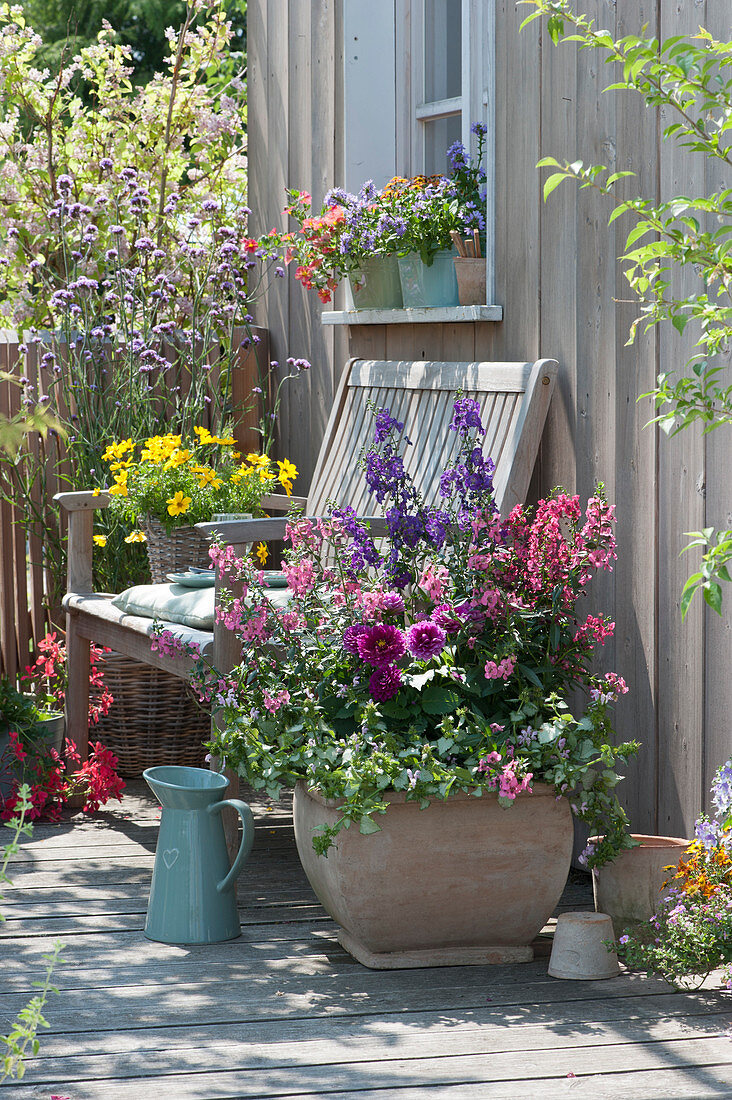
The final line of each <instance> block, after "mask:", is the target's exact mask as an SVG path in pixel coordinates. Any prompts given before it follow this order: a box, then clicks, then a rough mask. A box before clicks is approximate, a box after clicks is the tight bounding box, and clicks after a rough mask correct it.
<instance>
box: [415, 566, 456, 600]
mask: <svg viewBox="0 0 732 1100" xmlns="http://www.w3.org/2000/svg"><path fill="white" fill-rule="evenodd" d="M449 579H450V573H449V572H448V569H447V567H446V566H444V565H428V566H427V567H426V569H425V570H424V571H423V573H422V576H421V577H420V578H419V582H418V583H419V587H420V588H421V589H422V590H423V591H424V592H426V593H427V595H428V596H429V597H430V599H431V600H439V599H441V598H442V594H443V592H444V591H445V588H446V587H447V583H448V581H449Z"/></svg>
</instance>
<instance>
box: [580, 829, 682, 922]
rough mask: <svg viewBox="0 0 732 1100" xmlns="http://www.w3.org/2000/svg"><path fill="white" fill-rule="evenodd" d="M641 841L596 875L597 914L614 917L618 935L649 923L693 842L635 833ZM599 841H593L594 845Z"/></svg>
mask: <svg viewBox="0 0 732 1100" xmlns="http://www.w3.org/2000/svg"><path fill="white" fill-rule="evenodd" d="M631 835H632V836H633V839H634V840H637V841H639V844H638V845H637V846H636V847H635V848H626V849H624V850H623V851H622V852H620V853H619V854H618V855H617V856H616V858H615V859H614V860H613V861H612V862H611V863H605V864H603V865H602V867H597V868H595V869H594V870H593V872H592V889H593V893H594V895H595V910H596V911H597V912H598V913H607V914H608V915H609V916H610V917H612V922H613V928H614V929H615V935H616V937H617V936H620V935H621V934H622V932H623V929H624V928H627V927H631V926H632V925H633V924H636V923H637V922H638V921H644V920H649V919H650V918H651V917H652V916H653V914H654V913H655V912H656V909H657V908H658V905H659V902H660V901H661V899H662V898H663V896H664V892H665V891H664V888H663V887H664V883H665V882H666V881H667V880H668V879H669V878H670V877H671V875H672V874H673V872H672V871H669V870H667V868H668V867H670V866H673V865H675V864H676V863H678V861H679V857H680V856H681V855H682V854H683V852H684V851H685V850H686V848H688V846H689V841H688V840H684V839H683V838H682V837H677V836H649V835H647V834H645V833H632V834H631ZM598 839H599V838H598V837H590V842H592V841H597V840H598Z"/></svg>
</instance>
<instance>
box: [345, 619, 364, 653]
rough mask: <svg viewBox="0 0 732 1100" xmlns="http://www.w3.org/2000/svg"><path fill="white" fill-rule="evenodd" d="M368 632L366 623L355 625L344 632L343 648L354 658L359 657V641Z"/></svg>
mask: <svg viewBox="0 0 732 1100" xmlns="http://www.w3.org/2000/svg"><path fill="white" fill-rule="evenodd" d="M367 630H368V627H367V626H366V624H365V623H354V624H353V626H348V627H346V629H345V630H344V631H343V648H344V649H345V651H346V653H350V654H351V656H352V657H358V656H359V652H358V639H359V638H360V637H361V635H362V634H364V633H365V632H366V631H367Z"/></svg>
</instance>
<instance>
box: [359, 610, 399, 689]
mask: <svg viewBox="0 0 732 1100" xmlns="http://www.w3.org/2000/svg"><path fill="white" fill-rule="evenodd" d="M356 644H357V646H358V655H359V657H361V659H362V660H364V661H366V662H367V663H368V664H370V665H375V666H376V667H377V668H383V667H385V666H386V665H392V664H393V663H394V662H395V661H398V660H399V658H400V657H401V656H402V655H403V653H404V651H405V649H406V643H405V641H404V635H403V634H402V632H401V630H400V629H399V627H397V626H392V625H391V624H390V623H376V624H375V625H374V626H371V627H369V628H368V629H367V630H366V631H364V633H363V634H362V635H361V636H360V637H359V639H358V641H357V643H356ZM387 698H390V696H387Z"/></svg>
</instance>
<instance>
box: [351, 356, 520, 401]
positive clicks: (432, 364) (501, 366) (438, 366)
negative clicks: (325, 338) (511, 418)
mask: <svg viewBox="0 0 732 1100" xmlns="http://www.w3.org/2000/svg"><path fill="white" fill-rule="evenodd" d="M532 366H533V363H529V362H526V361H521V362H514V363H511V362H499V363H489V362H471V361H469V360H463V361H462V362H449V361H440V360H434V359H433V360H427V361H421V362H420V361H419V360H402V361H398V360H397V366H396V367H395V366H394V363H393V362H391V361H388V360H387V361H386V362H379V361H378V360H368V359H362V360H357V361H356V362H355V363H354V366H353V369H352V371H351V377H350V382H349V385H351V386H354V387H355V386H383V385H388V386H390V387H392V388H394V389H415V388H424V389H427V390H429V391H433V390H448V391H449V392H450V393H455V392H456V391H457V390H463V391H472V390H476V391H481V390H486V389H487V390H493V389H498V390H500V391H501V392H504V393H522V392H523V391H524V390H525V389H526V385H527V382H528V380H529V377H530V375H531V368H532Z"/></svg>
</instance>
